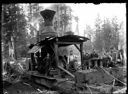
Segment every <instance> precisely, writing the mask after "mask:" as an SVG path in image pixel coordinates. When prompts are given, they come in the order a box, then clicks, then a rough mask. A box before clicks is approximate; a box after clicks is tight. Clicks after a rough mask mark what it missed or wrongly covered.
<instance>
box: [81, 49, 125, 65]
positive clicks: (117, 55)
mask: <svg viewBox="0 0 128 94" xmlns="http://www.w3.org/2000/svg"><path fill="white" fill-rule="evenodd" d="M83 57H84V58H83V59H84V60H86V61H87V60H90V59H93V58H97V62H98V64H99V62H100V61H101V62H102V65H103V67H114V66H116V65H123V52H122V50H115V49H112V50H111V51H109V52H106V51H103V53H102V54H98V53H96V51H95V50H93V52H92V53H91V54H88V53H85V54H84V56H83ZM85 63H87V64H85V66H88V62H85Z"/></svg>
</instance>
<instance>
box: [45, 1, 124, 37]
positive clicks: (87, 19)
mask: <svg viewBox="0 0 128 94" xmlns="http://www.w3.org/2000/svg"><path fill="white" fill-rule="evenodd" d="M51 5H52V4H47V3H46V4H43V6H44V7H45V8H49V7H50V6H51ZM66 5H68V6H70V7H71V8H72V10H73V12H72V14H73V15H74V16H78V18H79V33H80V35H83V33H84V30H85V28H86V25H90V26H91V28H94V23H95V19H96V17H97V15H99V16H100V18H101V19H104V18H109V19H111V18H113V17H115V16H116V17H117V18H118V20H119V22H122V21H123V22H124V28H125V27H126V3H101V4H99V5H95V4H93V3H76V4H75V3H66ZM72 22H73V24H72V31H73V32H74V31H75V29H76V23H75V21H72Z"/></svg>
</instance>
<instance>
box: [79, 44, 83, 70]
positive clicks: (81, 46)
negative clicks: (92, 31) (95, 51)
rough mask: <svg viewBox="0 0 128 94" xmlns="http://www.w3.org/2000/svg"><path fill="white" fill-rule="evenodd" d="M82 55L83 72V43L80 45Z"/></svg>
mask: <svg viewBox="0 0 128 94" xmlns="http://www.w3.org/2000/svg"><path fill="white" fill-rule="evenodd" d="M80 55H81V67H82V70H83V68H84V67H83V63H84V61H83V43H81V44H80Z"/></svg>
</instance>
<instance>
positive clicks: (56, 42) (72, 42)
mask: <svg viewBox="0 0 128 94" xmlns="http://www.w3.org/2000/svg"><path fill="white" fill-rule="evenodd" d="M56 43H57V44H81V42H56Z"/></svg>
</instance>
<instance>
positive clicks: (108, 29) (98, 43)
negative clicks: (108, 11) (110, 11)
mask: <svg viewBox="0 0 128 94" xmlns="http://www.w3.org/2000/svg"><path fill="white" fill-rule="evenodd" d="M121 28H122V23H118V20H117V18H116V17H114V18H113V19H112V20H110V19H108V18H106V19H104V21H102V20H101V19H100V18H97V19H96V35H95V41H94V48H95V49H97V50H99V51H100V52H101V51H103V50H105V51H109V50H110V49H111V48H116V49H118V45H119V41H120V36H119V33H120V30H121Z"/></svg>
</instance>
